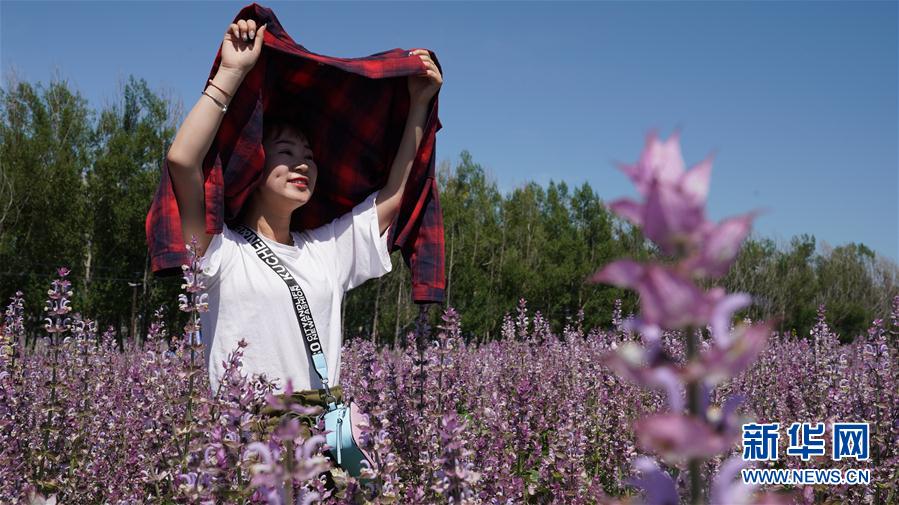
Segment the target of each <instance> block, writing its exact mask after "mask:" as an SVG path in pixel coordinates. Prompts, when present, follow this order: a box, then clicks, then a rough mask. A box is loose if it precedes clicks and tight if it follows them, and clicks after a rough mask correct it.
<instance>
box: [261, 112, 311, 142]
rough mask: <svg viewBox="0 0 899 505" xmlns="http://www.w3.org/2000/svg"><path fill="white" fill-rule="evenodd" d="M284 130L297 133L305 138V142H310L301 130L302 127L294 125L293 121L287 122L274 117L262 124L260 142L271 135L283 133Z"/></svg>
mask: <svg viewBox="0 0 899 505" xmlns="http://www.w3.org/2000/svg"><path fill="white" fill-rule="evenodd" d="M285 129H287V130H290V131H292V132H294V133H298V134H300V135H302V136H303V137H306V140H310V139H309V136H308V135H306V132H305V131H304V129H303V128H302V126H300V125H298V124H296V123H295V122H293V121H289V120H287V119H285V118H279V117H274V118H271V119H266V120H264V121H263V124H262V141H263V142H265V141H266V140H268V139H269V138H270V137H271V136H272V135H277V134H278V133H281V132H283V131H284V130H285Z"/></svg>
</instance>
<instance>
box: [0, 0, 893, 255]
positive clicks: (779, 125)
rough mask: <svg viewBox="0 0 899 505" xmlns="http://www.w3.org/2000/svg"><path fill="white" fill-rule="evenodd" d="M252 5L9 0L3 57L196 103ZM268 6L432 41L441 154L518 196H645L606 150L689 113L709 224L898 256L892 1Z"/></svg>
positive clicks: (687, 143)
mask: <svg viewBox="0 0 899 505" xmlns="http://www.w3.org/2000/svg"><path fill="white" fill-rule="evenodd" d="M243 5H246V3H244V2H178V3H174V2H127V3H112V2H91V3H81V2H64V3H63V2H61V3H42V2H9V1H3V2H2V3H0V63H2V71H3V73H4V75H5V74H7V73H8V72H10V71H11V70H14V71H15V73H16V74H17V75H18V77H19V78H20V79H22V80H28V81H32V82H34V81H42V82H47V81H48V80H49V79H50V78H51V76H52V75H54V72H58V73H59V75H61V76H62V77H64V78H66V79H68V80H69V82H70V83H71V84H73V85H74V86H75V87H76V88H77V89H79V90H80V91H81V92H82V93H83V94H84V95H85V96H86V97H87V98H88V99H89V100H90V102H91V104H92V105H93V106H96V107H100V106H102V105H103V104H104V103H106V102H107V101H108V100H110V99H111V98H112V97H113V96H115V93H116V90H117V86H118V82H119V81H120V80H123V79H124V78H126V77H127V76H128V75H129V74H133V75H135V76H138V77H142V78H145V79H146V80H147V81H148V83H149V84H150V86H151V87H153V88H154V89H156V90H163V89H166V90H169V91H170V92H171V93H172V94H173V95H174V96H175V97H179V98H181V99H182V100H183V101H184V107H185V110H189V109H190V107H192V106H193V104H194V103H195V101H196V100H197V98H198V96H199V91H200V90H201V89H202V88H203V84H204V80H205V77H206V75H207V74H208V72H209V68H210V66H211V64H212V60H213V58H214V56H215V52H216V50H217V48H218V45H219V44H220V41H221V36H222V34H223V32H224V30H225V28H226V26H227V25H228V24H229V23H230V22H231V20H232V19H233V17H234V15H235V14H236V13H237V12H238V11H239V10H240V8H241V7H242V6H243ZM263 5H266V6H269V7H271V8H272V9H273V10H274V11H275V14H276V15H277V16H278V18H279V19H280V20H281V22H282V24H283V25H284V27H285V29H286V30H287V31H288V33H290V34H291V36H292V37H293V38H294V39H295V40H296V41H298V42H299V43H301V44H303V45H304V46H306V47H307V48H308V49H310V50H311V51H314V52H317V53H322V54H327V55H330V56H339V57H358V56H365V55H368V54H372V53H376V52H380V51H384V50H387V49H392V48H395V47H402V48H414V47H426V48H428V49H431V50H433V51H434V52H435V53H436V54H437V57H438V58H439V60H440V63H441V66H442V67H443V71H444V78H445V82H444V85H443V88H442V89H441V91H440V118H441V122H442V123H443V126H444V128H443V129H442V130H441V131H440V133H439V134H438V143H437V156H438V161H442V160H444V159H448V160H450V161H451V162H452V163H454V164H455V163H456V162H457V161H458V159H459V153H460V152H461V150H463V149H468V150H469V151H470V152H471V153H472V156H473V158H474V160H475V161H476V162H478V163H480V164H481V165H482V166H484V167H485V169H486V170H487V172H488V174H489V175H490V176H491V177H492V178H493V179H494V180H495V181H496V182H497V185H498V187H499V188H500V190H501V191H503V192H504V193H506V192H508V191H510V190H512V189H513V188H515V187H517V186H520V185H522V184H524V183H525V182H527V181H529V180H534V181H537V182H539V183H541V184H544V185H545V184H547V183H548V182H549V181H550V179H552V180H556V181H561V180H564V181H566V182H567V183H568V184H569V186H571V187H573V186H576V185H580V184H581V183H583V182H589V183H590V185H591V186H592V187H593V188H594V190H595V191H597V192H598V193H599V195H600V196H601V197H602V198H603V199H604V200H605V201H611V200H614V199H616V198H619V197H621V196H634V195H635V192H634V190H633V188H632V187H631V185H630V183H629V181H628V180H627V179H626V178H625V177H624V175H623V174H622V173H620V172H619V171H618V170H617V169H615V168H614V166H613V165H612V161H613V160H620V161H625V162H631V161H634V160H636V159H637V157H638V155H639V153H640V150H641V148H642V146H643V142H644V135H645V133H646V132H647V131H648V130H649V129H651V128H656V129H658V130H659V131H660V132H661V134H662V135H663V136H665V137H667V136H668V135H669V134H670V133H671V132H672V131H673V129H674V128H675V127H677V126H680V127H681V128H682V136H681V139H682V145H683V150H684V157H685V159H686V162H687V164H688V165H692V164H694V163H696V162H698V161H700V160H701V159H702V158H703V157H704V156H705V155H706V154H708V153H709V152H711V151H713V150H714V151H716V152H717V155H716V158H715V160H716V161H715V164H714V168H713V175H712V186H711V194H710V197H709V206H708V211H709V215H710V217H711V218H712V219H715V220H719V219H722V218H724V217H727V216H731V215H735V214H739V213H743V212H746V211H748V210H750V209H754V208H766V209H768V212H767V213H766V214H763V215H762V216H761V217H759V218H758V220H757V221H756V225H755V232H756V234H758V235H763V236H769V237H772V238H775V239H776V240H778V241H779V243H781V244H785V243H786V242H787V241H788V240H789V238H790V237H791V236H793V235H796V234H800V233H811V234H814V235H815V237H816V238H817V239H818V243H819V244H821V242H822V241H826V242H827V243H829V244H831V245H839V244H844V243H847V242H863V243H865V244H866V245H868V246H869V247H872V248H873V249H875V250H876V251H878V253H880V254H882V255H884V256H887V257H890V258H892V259H893V260H896V259H897V257H899V238H897V237H899V203H897V202H899V174H897V173H899V146H897V144H899V130H897V116H899V106H897V89H899V82H897V66H899V55H897V46H899V43H897V25H899V16H897V5H899V4H897V2H891V1H883V2H714V3H713V2H698V1H696V2H682V3H681V2H640V1H638V2H552V3H550V2H430V3H411V2H331V3H325V2H270V3H263ZM4 83H5V79H4Z"/></svg>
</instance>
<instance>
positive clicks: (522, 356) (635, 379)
mask: <svg viewBox="0 0 899 505" xmlns="http://www.w3.org/2000/svg"><path fill="white" fill-rule="evenodd" d="M622 169H623V170H624V171H625V173H626V174H628V175H629V177H631V179H632V180H633V181H634V182H635V184H636V186H637V188H638V190H639V191H640V193H641V194H642V195H643V197H644V198H645V200H644V201H642V202H635V201H631V200H619V201H617V202H613V203H612V204H611V208H612V209H613V210H614V211H615V212H617V213H619V214H621V215H622V216H624V217H627V218H628V219H630V220H632V221H633V222H634V223H635V224H638V225H639V226H641V227H642V228H643V229H644V232H645V233H646V235H647V237H648V238H650V239H651V240H653V241H654V242H655V243H656V244H658V245H659V246H660V247H661V248H662V250H663V252H665V253H666V254H667V255H668V256H670V257H671V259H672V261H670V262H665V263H651V264H638V263H636V262H633V261H630V260H626V259H622V260H619V261H615V262H612V263H610V264H608V265H605V266H603V265H597V267H601V269H600V270H598V271H597V273H596V274H595V275H594V276H593V277H592V278H591V279H590V281H591V282H602V283H608V284H614V285H618V286H623V287H628V288H630V289H634V290H636V291H638V292H639V293H640V295H641V310H640V313H639V314H636V315H633V314H631V315H627V316H626V315H624V314H622V313H621V310H620V305H618V306H617V308H616V311H615V313H614V315H613V325H612V327H610V328H584V327H583V320H582V317H583V313H581V314H579V316H581V317H580V318H578V319H577V320H574V321H570V322H569V324H568V325H567V326H566V327H565V328H564V330H563V331H562V333H561V334H555V333H554V332H553V331H552V330H551V329H550V325H549V324H548V322H547V321H546V320H545V319H544V318H543V317H542V316H541V314H540V313H539V312H535V313H530V312H529V311H528V309H527V302H526V301H525V300H521V301H520V303H519V307H518V309H517V313H515V314H512V315H508V316H507V317H506V319H505V320H504V321H503V332H502V335H501V338H500V339H498V340H494V341H491V342H488V343H486V344H483V345H478V346H475V345H468V344H466V341H465V339H464V338H463V334H462V328H461V327H460V323H459V320H460V318H459V314H458V313H456V311H455V310H453V309H452V308H447V309H446V310H445V311H444V312H443V314H442V318H441V321H442V322H441V324H440V325H438V326H437V327H435V328H432V327H430V326H429V325H428V324H427V323H420V324H419V325H418V327H417V328H416V329H415V331H413V332H410V333H408V334H407V335H406V341H405V345H403V346H400V347H397V348H381V349H378V348H375V346H374V345H373V344H372V343H371V342H370V341H367V340H364V339H354V340H352V341H350V342H348V344H347V345H346V347H345V349H344V358H343V359H344V362H343V373H342V384H341V385H342V386H343V388H344V391H345V393H346V394H347V395H348V396H349V397H351V398H353V399H354V400H355V401H356V402H358V403H359V405H360V407H361V409H362V410H363V411H364V412H367V413H368V414H369V416H368V425H367V426H366V427H365V430H364V431H365V437H364V440H363V443H364V444H365V445H366V446H368V447H369V448H371V450H372V451H373V453H374V454H376V456H377V462H376V463H377V469H376V470H370V471H367V472H366V473H364V474H363V477H365V478H364V479H362V480H356V479H353V478H352V477H349V476H347V475H346V474H344V473H343V472H342V471H341V470H339V469H335V468H332V465H331V463H330V461H329V460H328V459H327V458H326V457H325V456H323V453H322V444H323V441H324V437H322V436H321V434H320V433H316V434H314V435H313V436H312V437H311V438H309V439H304V438H303V437H302V435H301V434H300V430H299V426H298V425H297V424H295V421H294V422H289V421H286V420H284V421H282V422H281V423H280V424H278V425H277V426H274V427H269V426H268V425H267V424H266V423H265V420H264V419H262V418H261V416H260V415H259V412H260V409H261V408H262V407H263V406H264V405H265V404H266V403H270V404H271V403H276V402H277V400H276V398H275V397H273V396H272V395H271V391H272V383H270V382H268V381H267V380H266V378H264V377H246V376H243V375H242V374H241V372H240V360H241V354H242V348H238V349H235V350H234V353H233V354H232V356H231V360H230V362H229V363H228V374H227V376H226V379H225V380H224V381H223V387H222V388H221V389H220V390H219V391H217V392H215V394H214V395H209V394H207V392H208V391H209V383H208V379H207V373H206V369H205V367H204V364H203V349H202V347H201V344H199V343H198V342H197V338H196V336H197V334H198V333H197V331H198V326H197V320H198V317H197V313H198V312H202V311H204V310H205V296H204V293H203V291H204V284H203V279H202V276H201V275H200V274H199V272H200V267H201V265H200V262H199V261H198V260H196V259H194V261H193V262H192V264H190V265H185V267H184V270H185V271H184V279H185V283H184V285H183V288H184V290H185V293H184V294H183V295H182V296H181V297H180V300H179V307H180V309H181V310H182V311H185V312H189V313H191V322H190V323H189V324H188V325H187V327H185V328H184V331H183V332H180V331H179V332H171V331H170V329H169V328H166V327H165V324H164V323H163V311H162V309H160V310H159V311H157V320H156V322H155V324H153V325H152V326H151V327H150V330H149V333H148V335H146V338H145V340H144V341H143V342H141V343H139V344H138V343H134V342H128V343H127V344H126V348H125V351H124V352H121V351H120V350H119V349H118V348H117V346H116V344H115V342H116V340H115V335H114V333H113V330H112V328H109V329H106V330H105V331H101V330H100V329H99V328H98V327H97V323H96V322H95V321H92V320H90V319H88V318H86V317H84V316H82V315H81V314H80V313H78V312H73V310H74V309H77V308H73V307H71V306H70V304H69V301H68V300H69V298H70V297H71V295H72V291H71V283H70V282H69V281H68V280H67V279H66V276H67V275H68V271H67V270H66V269H65V268H61V269H59V271H58V274H59V275H58V278H57V279H56V280H54V281H53V283H52V285H51V287H50V289H49V291H48V295H49V296H48V300H47V307H46V318H47V319H46V321H47V324H46V326H45V329H46V336H45V337H44V338H43V339H41V340H40V341H38V342H37V344H36V345H35V346H33V348H29V347H26V346H25V345H24V329H23V321H24V314H23V306H24V304H23V300H22V298H21V296H20V295H16V296H13V297H12V299H11V301H10V303H9V305H8V307H7V309H6V312H5V317H4V320H3V326H2V332H0V335H2V339H3V341H2V342H0V344H2V352H0V360H2V361H0V503H19V502H23V503H76V504H81V503H112V504H120V503H128V504H131V503H210V504H211V503H302V504H308V503H335V504H336V503H359V504H363V503H397V504H431V503H466V504H481V503H483V504H501V503H516V504H517V503H531V504H544V503H558V504H598V503H606V504H615V503H650V504H678V503H715V504H722V505H733V504H739V503H746V504H749V503H797V504H811V503H887V504H897V503H899V297H897V298H895V299H894V300H892V307H893V310H892V313H891V314H883V316H882V318H881V319H877V320H875V321H873V322H872V323H871V325H870V328H869V330H868V331H867V332H866V333H865V334H862V335H857V336H853V337H854V338H853V339H852V342H851V343H850V344H840V343H839V339H838V338H837V337H838V336H837V335H835V334H834V333H833V332H832V331H831V329H830V328H829V327H828V323H827V313H826V307H821V308H820V310H819V314H818V324H817V325H816V326H815V328H814V329H813V330H812V332H811V334H810V335H802V336H795V335H781V334H778V333H777V332H773V331H771V330H770V324H769V322H768V321H749V320H745V319H744V320H741V321H735V320H734V319H736V318H735V317H734V314H735V313H736V312H737V311H738V310H739V309H741V308H742V307H745V306H747V305H748V304H749V303H751V299H750V297H749V296H748V295H745V294H741V293H736V294H727V293H724V292H723V290H721V289H718V288H713V289H711V290H709V291H705V290H702V289H701V288H699V287H698V283H699V281H701V280H703V279H705V280H710V279H716V278H719V277H720V276H721V275H723V274H724V273H726V272H727V269H728V268H729V266H730V264H731V262H732V261H733V259H734V257H735V256H736V254H737V252H738V251H739V243H740V242H741V241H742V240H743V238H744V237H745V236H746V233H747V232H748V230H749V228H750V225H751V220H752V218H753V216H754V214H753V213H750V214H747V215H745V216H741V217H737V218H733V219H730V220H725V221H723V222H721V223H717V224H716V223H710V222H708V221H707V220H706V219H705V214H704V205H705V197H706V190H707V188H708V178H709V173H710V169H711V165H710V163H708V162H703V163H701V164H699V165H698V166H697V167H695V168H693V169H691V170H689V171H685V170H684V167H683V162H682V160H681V159H680V150H679V146H678V144H677V139H676V138H675V139H670V140H669V141H667V142H660V141H658V139H656V138H655V137H652V136H651V137H650V138H649V139H648V141H647V146H646V148H645V150H644V152H643V153H642V155H641V158H640V160H639V161H638V162H637V163H636V164H635V165H633V166H623V167H622ZM170 342H174V343H175V345H174V346H173V345H170ZM248 345H254V344H252V343H251V344H248ZM296 408H297V409H301V408H300V407H296ZM794 421H796V422H824V423H827V425H828V426H830V425H831V424H832V422H834V421H840V422H852V421H858V422H862V421H864V422H868V423H870V434H871V435H870V458H869V460H867V461H850V460H844V461H831V460H830V458H820V459H815V458H812V459H811V460H809V461H803V460H802V459H800V458H797V457H786V458H783V457H782V458H780V459H779V460H776V461H769V462H759V463H753V462H751V461H744V460H743V459H742V458H741V425H742V424H743V423H747V422H759V423H765V422H778V423H780V424H781V426H783V425H788V424H790V423H792V422H794ZM286 440H293V443H294V447H295V451H294V452H293V453H292V454H291V455H289V457H287V458H284V455H283V454H282V452H283V450H284V446H285V444H284V442H285V441H286ZM779 445H780V451H781V453H783V452H784V451H785V450H786V446H787V439H786V437H781V438H780V440H779ZM285 460H286V464H282V463H283V462H284V461H285ZM751 465H757V466H758V467H772V468H815V467H822V466H828V467H831V468H849V467H852V468H869V469H871V483H870V484H869V485H831V486H823V485H821V486H792V487H778V486H767V487H752V486H749V485H746V484H743V483H742V481H741V480H740V478H739V472H740V470H741V469H743V468H748V467H749V466H751ZM329 469H331V473H332V475H333V478H334V481H335V483H336V489H334V490H330V489H328V488H327V486H326V483H325V479H324V477H323V476H322V473H323V472H325V471H327V470H329Z"/></svg>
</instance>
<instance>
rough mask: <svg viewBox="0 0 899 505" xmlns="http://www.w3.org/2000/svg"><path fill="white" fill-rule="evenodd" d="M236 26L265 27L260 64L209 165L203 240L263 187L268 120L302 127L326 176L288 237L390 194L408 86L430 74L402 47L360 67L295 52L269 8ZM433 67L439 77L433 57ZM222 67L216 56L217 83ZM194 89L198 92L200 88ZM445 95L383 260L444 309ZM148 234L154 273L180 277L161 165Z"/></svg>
mask: <svg viewBox="0 0 899 505" xmlns="http://www.w3.org/2000/svg"><path fill="white" fill-rule="evenodd" d="M234 19H235V21H236V20H238V19H254V20H255V21H256V23H257V26H261V25H262V24H264V23H265V24H267V27H266V31H265V35H264V47H263V50H262V54H261V55H260V57H259V60H258V61H257V63H256V65H255V66H254V68H253V69H252V71H250V73H249V74H248V75H247V76H246V77H245V78H244V81H243V83H242V84H241V86H240V88H239V89H238V90H237V92H236V93H235V95H234V97H233V99H232V100H231V103H230V105H229V107H228V112H227V113H226V114H225V117H224V118H223V119H222V123H221V126H220V127H219V130H218V133H217V135H216V138H215V140H214V141H213V144H212V147H211V148H210V150H209V153H208V154H207V156H206V158H205V160H204V161H203V176H204V180H205V182H204V187H205V195H206V201H205V203H206V232H207V233H212V234H215V233H221V231H222V223H223V222H227V223H228V224H229V226H230V225H231V223H232V220H234V219H235V218H236V217H237V214H238V212H239V211H240V209H241V207H242V205H243V203H244V202H245V201H246V200H247V198H248V197H249V196H250V194H251V193H252V191H253V190H254V189H255V187H256V185H257V184H259V183H261V182H262V180H261V177H262V174H263V171H264V162H265V154H264V151H263V149H262V131H263V130H262V129H263V122H264V121H265V120H266V119H268V120H272V118H275V117H279V118H285V117H286V118H289V119H290V120H292V121H295V122H296V123H297V124H298V125H299V126H300V127H301V129H302V130H303V131H304V132H305V133H306V135H307V136H308V137H309V142H310V144H311V147H312V151H313V153H314V156H315V160H316V163H317V165H318V167H319V173H318V179H317V181H316V185H315V186H316V187H315V192H314V193H313V196H312V198H311V200H310V201H309V202H308V203H307V204H306V205H304V206H302V207H300V208H299V209H297V210H296V211H295V212H294V214H293V216H292V218H291V230H303V229H307V228H315V227H318V226H321V225H323V224H326V223H328V222H329V221H331V220H332V219H334V218H336V217H339V216H341V215H343V214H344V213H346V212H349V211H350V210H352V208H353V207H354V206H355V205H356V204H358V203H360V202H362V201H363V200H364V199H365V197H366V196H368V195H370V194H371V193H372V192H373V191H375V190H377V189H379V188H382V187H383V186H384V185H385V184H386V182H387V178H388V176H389V173H390V168H391V165H392V163H393V159H394V157H395V156H396V152H397V150H398V148H399V144H400V141H401V140H402V134H403V130H404V127H405V122H406V116H407V114H408V111H409V107H410V104H409V92H408V89H407V84H406V78H407V76H410V75H426V74H427V69H426V67H425V65H424V63H423V62H422V61H421V59H420V58H419V57H418V56H409V54H408V51H409V50H407V49H400V48H396V49H391V50H389V51H384V52H380V53H375V54H372V55H370V56H366V57H362V58H333V57H329V56H323V55H320V54H316V53H313V52H311V51H309V50H307V49H306V48H305V47H303V46H302V45H300V44H298V43H296V42H294V40H293V39H292V38H291V37H290V36H289V35H288V34H287V32H285V31H284V28H283V27H282V26H281V24H280V23H279V22H278V19H277V18H276V17H275V14H274V12H272V10H271V9H268V8H266V7H263V6H261V5H258V4H255V3H254V4H251V5H249V6H247V7H244V8H243V9H241V11H240V13H239V14H238V15H237V16H236V17H235V18H234ZM431 58H432V59H433V61H434V62H435V63H436V64H437V66H438V68H440V63H439V62H438V60H437V57H436V55H435V54H434V53H433V52H431ZM220 63H221V49H219V52H218V54H217V55H216V58H215V61H214V63H213V65H212V70H210V73H209V77H210V78H211V77H213V76H214V75H215V73H216V71H217V69H218V66H219V64H220ZM441 73H442V68H441ZM197 84H198V90H202V89H203V88H204V87H205V86H204V84H205V83H197ZM198 93H199V91H198ZM438 97H439V93H438V95H435V96H434V98H433V99H432V101H431V103H430V105H429V112H428V115H427V120H426V124H425V128H424V137H423V138H422V141H421V144H420V145H419V148H418V152H417V153H416V156H415V160H414V162H413V164H412V170H411V172H410V174H409V178H408V181H407V183H406V186H405V190H404V194H403V201H402V204H401V207H400V211H399V213H398V215H397V217H396V219H395V220H394V221H393V223H391V228H390V233H389V235H388V238H387V243H388V250H390V251H393V250H396V249H400V251H401V252H402V256H403V258H404V260H405V261H406V264H407V265H408V266H409V268H410V270H411V272H412V293H411V295H412V299H413V301H415V302H416V303H439V302H442V301H443V299H444V288H445V273H444V233H443V216H442V213H441V210H440V200H439V198H438V194H437V183H436V178H435V172H434V162H435V158H436V151H435V147H436V133H437V131H438V130H440V128H441V124H440V120H439V119H438V117H437V102H438ZM146 232H147V245H148V247H149V252H150V261H151V268H152V270H153V272H154V274H156V275H158V276H165V275H174V274H180V273H181V265H182V264H184V263H187V262H188V258H189V253H188V252H187V249H186V248H185V245H184V240H183V239H182V236H181V221H180V217H179V213H178V204H177V202H176V200H175V194H174V192H173V190H172V183H171V179H170V176H169V172H168V166H167V164H165V163H164V164H163V166H162V176H161V179H160V184H159V187H158V188H157V191H156V194H155V196H154V198H153V202H152V204H151V206H150V210H149V212H148V214H147V220H146Z"/></svg>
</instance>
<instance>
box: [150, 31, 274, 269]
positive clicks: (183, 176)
mask: <svg viewBox="0 0 899 505" xmlns="http://www.w3.org/2000/svg"><path fill="white" fill-rule="evenodd" d="M264 33H265V26H264V25H263V26H262V27H260V28H259V30H258V31H257V29H256V22H255V21H253V20H251V19H250V20H243V19H241V20H239V21H238V22H237V23H232V24H231V25H230V26H228V29H227V30H226V31H225V36H224V40H223V42H222V62H221V65H219V69H218V71H217V72H216V74H215V77H213V79H212V84H207V86H206V91H205V93H207V94H208V95H209V96H207V95H206V94H202V95H200V98H199V100H197V103H196V105H194V107H193V109H191V111H190V113H189V114H188V115H187V117H186V118H184V122H183V123H182V124H181V127H180V128H179V129H178V133H176V134H175V140H174V141H173V142H172V146H171V147H170V148H169V152H168V154H167V155H166V161H167V162H168V166H169V174H170V175H171V178H172V186H173V190H174V192H175V200H176V201H177V202H178V212H179V214H180V216H181V231H182V235H183V238H184V243H185V244H189V243H190V237H191V234H194V235H196V236H197V242H198V251H197V252H198V254H199V255H200V256H202V255H203V254H205V252H206V248H207V247H208V246H209V242H210V241H211V240H212V235H209V234H208V233H206V204H205V194H204V190H203V159H204V158H205V157H206V153H208V152H209V148H210V146H211V145H212V141H213V139H214V138H215V134H216V132H217V131H218V129H219V125H220V124H221V122H222V117H224V115H225V114H224V112H223V111H222V105H224V106H227V105H228V104H229V103H230V102H231V98H232V97H233V96H234V93H235V92H237V89H238V88H239V87H240V83H241V82H243V78H244V76H246V75H247V73H248V72H249V71H250V70H251V69H252V68H253V65H255V64H256V61H257V60H258V59H259V54H260V53H261V52H262V40H263V34H264ZM220 104H221V105H220Z"/></svg>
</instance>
